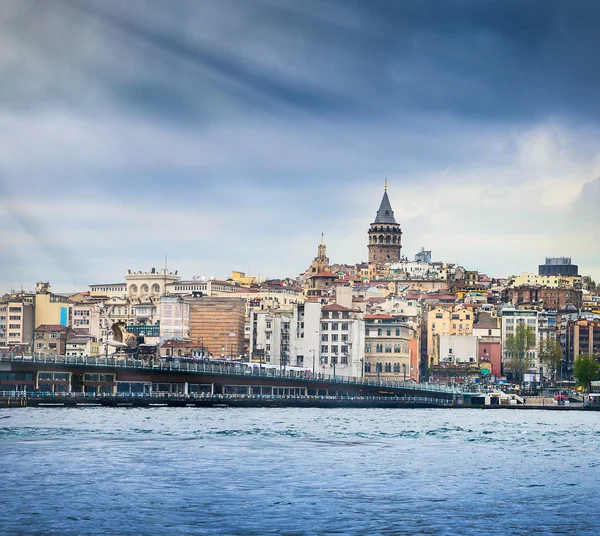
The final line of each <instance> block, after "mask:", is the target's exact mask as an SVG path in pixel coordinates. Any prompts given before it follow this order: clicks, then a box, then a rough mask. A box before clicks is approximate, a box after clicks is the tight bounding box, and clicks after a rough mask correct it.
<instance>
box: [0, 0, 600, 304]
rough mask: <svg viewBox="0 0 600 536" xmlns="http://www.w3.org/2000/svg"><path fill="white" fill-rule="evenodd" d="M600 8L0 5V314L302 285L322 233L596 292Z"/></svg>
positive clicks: (333, 2)
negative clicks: (383, 236) (162, 294)
mask: <svg viewBox="0 0 600 536" xmlns="http://www.w3.org/2000/svg"><path fill="white" fill-rule="evenodd" d="M598 27H600V3H598V2H596V1H595V0H589V1H586V0H580V1H578V2H565V1H553V0H531V1H528V2H522V1H521V0H454V1H441V0H438V1H433V0H414V1H408V0H407V1H405V2H398V1H396V0H371V1H368V2H366V1H362V0H302V1H301V2H300V1H297V2H293V1H289V0H285V1H284V0H171V1H170V2H161V1H159V0H130V1H128V2H122V1H120V0H102V1H99V0H44V1H40V0H3V1H2V2H1V3H0V79H1V80H2V84H0V294H1V293H3V292H7V291H9V290H10V289H11V288H14V289H19V288H21V287H22V288H24V289H32V288H33V287H34V285H35V282H36V281H42V280H43V281H47V280H49V281H50V283H51V284H52V288H53V290H55V291H61V292H69V291H72V290H87V288H88V285H90V284H97V283H113V282H120V281H123V276H124V275H125V274H126V273H127V270H128V269H132V270H136V271H137V270H150V269H151V268H152V267H156V268H161V267H163V266H164V264H165V256H167V262H168V267H169V269H170V270H178V273H179V274H180V275H182V276H183V277H184V278H192V277H193V276H199V277H201V276H205V277H211V276H214V277H217V278H226V277H228V276H229V275H230V273H231V271H232V270H241V271H245V272H247V273H249V274H252V275H259V276H260V277H261V278H264V277H270V278H283V277H288V276H289V277H295V276H297V275H298V274H299V273H301V272H303V271H304V270H305V269H306V268H307V267H308V266H309V264H310V262H311V260H312V258H313V257H314V256H315V255H316V253H317V245H318V243H319V241H320V239H321V233H324V234H325V242H326V244H327V252H328V256H329V257H330V259H331V262H336V263H355V262H359V261H363V260H367V230H368V227H369V223H370V222H372V221H373V219H374V218H375V214H376V211H377V208H378V206H379V203H380V201H381V196H382V194H383V183H384V179H385V178H387V184H388V194H389V197H390V201H391V203H392V207H393V209H394V211H395V215H396V219H397V221H398V222H399V223H400V224H401V226H402V230H403V248H402V253H403V254H404V255H405V256H407V257H408V258H410V259H412V258H414V254H415V253H417V252H418V251H419V250H420V249H421V247H425V248H426V249H430V250H432V252H433V255H432V256H433V259H434V260H439V261H446V262H454V263H457V264H460V265H462V266H464V267H466V268H468V269H477V270H479V271H481V272H484V273H487V274H488V275H490V276H492V277H506V276H509V275H511V274H517V273H520V272H523V271H530V272H534V273H535V272H537V266H538V265H539V264H542V263H543V262H544V258H545V257H546V256H570V257H572V259H573V262H574V263H576V264H578V265H579V268H580V273H582V274H589V275H592V277H594V278H595V279H596V280H600V255H599V254H598V244H599V243H600V216H599V211H598V207H600V92H599V91H598V88H599V87H600V56H598V54H597V51H598V50H600V32H598V31H597V29H598Z"/></svg>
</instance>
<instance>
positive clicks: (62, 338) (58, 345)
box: [33, 324, 70, 355]
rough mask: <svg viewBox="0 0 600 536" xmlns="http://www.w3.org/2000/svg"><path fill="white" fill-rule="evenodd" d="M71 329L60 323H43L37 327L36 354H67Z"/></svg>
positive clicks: (35, 336) (35, 338) (35, 335)
mask: <svg viewBox="0 0 600 536" xmlns="http://www.w3.org/2000/svg"><path fill="white" fill-rule="evenodd" d="M69 332H70V329H69V328H68V327H67V326H62V325H60V324H42V325H40V326H38V327H37V328H35V334H34V348H33V349H34V351H35V353H36V354H49V355H65V353H66V349H67V339H68V337H69Z"/></svg>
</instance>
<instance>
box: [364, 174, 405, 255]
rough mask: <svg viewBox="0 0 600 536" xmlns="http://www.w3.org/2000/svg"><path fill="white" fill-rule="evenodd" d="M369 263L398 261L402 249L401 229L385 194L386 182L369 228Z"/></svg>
mask: <svg viewBox="0 0 600 536" xmlns="http://www.w3.org/2000/svg"><path fill="white" fill-rule="evenodd" d="M368 249H369V263H372V264H385V263H390V262H398V261H399V260H400V253H401V251H402V231H401V229H400V224H399V223H397V222H396V218H395V217H394V211H393V210H392V205H391V204H390V200H389V198H388V194H387V183H386V186H385V188H384V191H383V198H382V200H381V204H380V205H379V210H378V211H377V215H376V216H375V221H374V222H373V223H372V224H371V227H370V228H369V246H368Z"/></svg>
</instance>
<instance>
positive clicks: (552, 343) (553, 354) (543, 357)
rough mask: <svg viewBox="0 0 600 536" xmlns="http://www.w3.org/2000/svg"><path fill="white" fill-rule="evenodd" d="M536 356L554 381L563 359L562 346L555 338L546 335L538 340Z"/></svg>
mask: <svg viewBox="0 0 600 536" xmlns="http://www.w3.org/2000/svg"><path fill="white" fill-rule="evenodd" d="M538 356H539V358H540V361H541V362H542V363H544V365H546V367H547V368H548V372H549V373H550V375H551V377H552V379H553V380H554V381H556V373H557V371H558V369H559V368H560V364H561V362H562V359H563V353H562V348H561V347H560V343H559V342H558V341H557V340H556V339H552V338H551V337H548V338H546V339H542V340H541V341H540V349H539V353H538Z"/></svg>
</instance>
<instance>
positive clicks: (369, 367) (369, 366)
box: [365, 362, 371, 372]
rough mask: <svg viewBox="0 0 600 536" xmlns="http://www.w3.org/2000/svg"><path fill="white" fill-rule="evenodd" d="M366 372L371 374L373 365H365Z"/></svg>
mask: <svg viewBox="0 0 600 536" xmlns="http://www.w3.org/2000/svg"><path fill="white" fill-rule="evenodd" d="M365 372H371V363H369V362H367V363H365Z"/></svg>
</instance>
